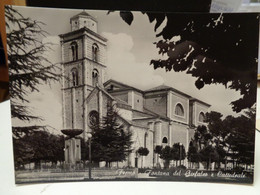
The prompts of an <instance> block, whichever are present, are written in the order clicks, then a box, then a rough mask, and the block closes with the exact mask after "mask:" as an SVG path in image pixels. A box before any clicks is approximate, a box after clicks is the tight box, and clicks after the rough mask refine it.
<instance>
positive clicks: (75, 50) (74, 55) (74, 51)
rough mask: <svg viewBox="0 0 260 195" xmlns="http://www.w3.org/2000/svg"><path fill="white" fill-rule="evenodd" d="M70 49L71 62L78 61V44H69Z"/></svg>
mask: <svg viewBox="0 0 260 195" xmlns="http://www.w3.org/2000/svg"><path fill="white" fill-rule="evenodd" d="M70 47H71V53H72V60H73V61H75V60H77V59H78V44H77V42H75V41H74V42H72V43H71V44H70Z"/></svg>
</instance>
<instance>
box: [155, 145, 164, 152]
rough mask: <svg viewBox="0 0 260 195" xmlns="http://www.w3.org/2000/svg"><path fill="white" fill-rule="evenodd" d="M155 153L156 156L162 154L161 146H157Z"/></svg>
mask: <svg viewBox="0 0 260 195" xmlns="http://www.w3.org/2000/svg"><path fill="white" fill-rule="evenodd" d="M154 152H155V153H156V154H161V152H162V146H160V145H157V146H155V148H154Z"/></svg>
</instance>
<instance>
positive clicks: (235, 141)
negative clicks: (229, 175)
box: [226, 108, 256, 166]
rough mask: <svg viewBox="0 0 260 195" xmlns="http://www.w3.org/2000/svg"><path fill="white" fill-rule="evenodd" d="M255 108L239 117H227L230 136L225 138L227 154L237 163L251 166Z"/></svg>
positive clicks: (252, 160) (252, 161)
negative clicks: (227, 148) (229, 124)
mask: <svg viewBox="0 0 260 195" xmlns="http://www.w3.org/2000/svg"><path fill="white" fill-rule="evenodd" d="M255 117H256V111H255V108H253V109H249V110H248V111H246V112H245V113H244V114H243V115H241V116H239V117H236V118H235V117H233V118H231V117H229V123H231V122H232V126H229V127H230V134H229V136H228V138H227V141H226V142H227V145H228V147H229V153H230V155H231V158H232V160H233V166H235V161H236V162H237V163H243V164H246V165H251V164H253V163H254V145H255Z"/></svg>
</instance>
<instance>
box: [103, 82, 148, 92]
mask: <svg viewBox="0 0 260 195" xmlns="http://www.w3.org/2000/svg"><path fill="white" fill-rule="evenodd" d="M109 84H116V85H118V86H120V87H121V89H120V90H134V91H138V92H140V93H143V91H142V90H140V89H138V88H135V87H132V86H129V85H127V84H124V83H122V82H119V81H115V80H113V79H109V80H108V81H106V82H105V83H104V84H103V85H104V86H105V87H106V86H107V85H109ZM118 91H119V90H118Z"/></svg>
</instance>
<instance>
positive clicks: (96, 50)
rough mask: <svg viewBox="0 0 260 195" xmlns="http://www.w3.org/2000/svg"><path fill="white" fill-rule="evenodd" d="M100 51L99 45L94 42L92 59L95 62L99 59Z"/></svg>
mask: <svg viewBox="0 0 260 195" xmlns="http://www.w3.org/2000/svg"><path fill="white" fill-rule="evenodd" d="M98 51H99V48H98V45H97V44H96V43H94V44H93V45H92V59H93V61H95V62H97V61H98Z"/></svg>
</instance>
